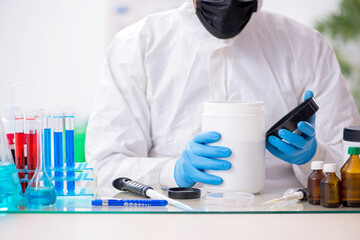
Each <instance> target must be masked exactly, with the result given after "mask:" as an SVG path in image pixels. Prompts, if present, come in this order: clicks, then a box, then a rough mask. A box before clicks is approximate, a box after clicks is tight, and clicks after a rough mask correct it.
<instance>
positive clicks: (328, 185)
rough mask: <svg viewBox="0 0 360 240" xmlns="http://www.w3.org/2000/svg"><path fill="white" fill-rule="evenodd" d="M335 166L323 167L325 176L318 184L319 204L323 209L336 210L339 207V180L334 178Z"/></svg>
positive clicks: (331, 164)
mask: <svg viewBox="0 0 360 240" xmlns="http://www.w3.org/2000/svg"><path fill="white" fill-rule="evenodd" d="M336 171H337V165H336V164H333V163H328V164H325V165H324V172H325V176H324V178H323V179H322V180H321V182H320V203H321V205H322V206H323V207H328V208H337V207H339V206H340V179H339V178H338V177H337V176H336V174H335V172H336Z"/></svg>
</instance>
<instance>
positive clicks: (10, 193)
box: [0, 118, 23, 208]
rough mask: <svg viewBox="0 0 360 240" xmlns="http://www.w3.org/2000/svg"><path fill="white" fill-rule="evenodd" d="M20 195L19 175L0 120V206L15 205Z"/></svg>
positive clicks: (20, 197) (19, 199)
mask: <svg viewBox="0 0 360 240" xmlns="http://www.w3.org/2000/svg"><path fill="white" fill-rule="evenodd" d="M0 119H1V118H0ZM22 197H23V195H22V189H21V185H20V180H19V176H18V174H17V171H16V167H15V164H14V159H13V157H12V154H11V151H10V149H9V145H8V140H7V138H6V135H5V130H4V126H3V124H2V121H0V208H11V207H15V206H16V205H18V204H19V203H20V201H21V199H22Z"/></svg>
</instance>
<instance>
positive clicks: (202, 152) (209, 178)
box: [174, 132, 231, 187]
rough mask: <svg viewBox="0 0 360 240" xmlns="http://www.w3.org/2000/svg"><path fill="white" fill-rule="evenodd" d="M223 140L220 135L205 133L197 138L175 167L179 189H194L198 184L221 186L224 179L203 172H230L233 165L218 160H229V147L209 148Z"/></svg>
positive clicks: (190, 143)
mask: <svg viewBox="0 0 360 240" xmlns="http://www.w3.org/2000/svg"><path fill="white" fill-rule="evenodd" d="M220 138H221V135H220V133H217V132H204V133H200V134H198V135H196V136H195V138H194V139H193V140H192V141H190V142H189V143H188V144H187V145H186V147H185V150H184V151H183V153H182V155H181V157H180V158H179V159H178V160H177V162H176V165H175V173H174V175H175V180H176V183H177V185H178V186H179V187H192V186H193V185H195V183H196V182H200V183H205V184H212V185H219V184H221V183H222V182H223V180H222V178H220V177H218V176H215V175H211V174H208V173H205V172H204V171H203V170H229V169H230V168H231V163H230V162H229V161H226V160H219V159H217V158H227V157H230V155H231V150H230V149H229V148H227V147H219V146H209V145H206V144H208V143H214V142H217V141H219V140H220Z"/></svg>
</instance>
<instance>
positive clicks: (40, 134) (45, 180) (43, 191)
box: [25, 111, 56, 206]
mask: <svg viewBox="0 0 360 240" xmlns="http://www.w3.org/2000/svg"><path fill="white" fill-rule="evenodd" d="M36 139H37V145H36V146H37V149H36V150H37V151H36V155H37V158H36V160H37V163H36V170H35V173H34V175H33V177H32V179H31V181H30V183H29V185H28V187H27V188H26V191H25V200H26V203H27V205H33V206H47V205H52V204H54V203H55V201H56V191H55V187H54V185H53V184H52V182H51V181H50V179H49V176H48V175H47V173H46V171H45V164H44V161H43V160H44V144H43V140H44V128H43V113H42V112H41V111H40V112H38V113H37V118H36Z"/></svg>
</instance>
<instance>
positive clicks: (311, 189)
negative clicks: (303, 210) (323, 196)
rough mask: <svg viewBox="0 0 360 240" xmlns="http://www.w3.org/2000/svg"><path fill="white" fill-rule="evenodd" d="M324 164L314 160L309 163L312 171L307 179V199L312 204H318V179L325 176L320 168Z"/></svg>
mask: <svg viewBox="0 0 360 240" xmlns="http://www.w3.org/2000/svg"><path fill="white" fill-rule="evenodd" d="M323 166H324V162H323V161H314V162H312V163H311V169H312V170H313V172H312V173H311V174H310V176H309V177H308V180H307V188H308V201H309V203H310V204H313V205H320V181H321V179H323V177H324V176H325V175H324V173H323V171H322V169H323Z"/></svg>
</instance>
